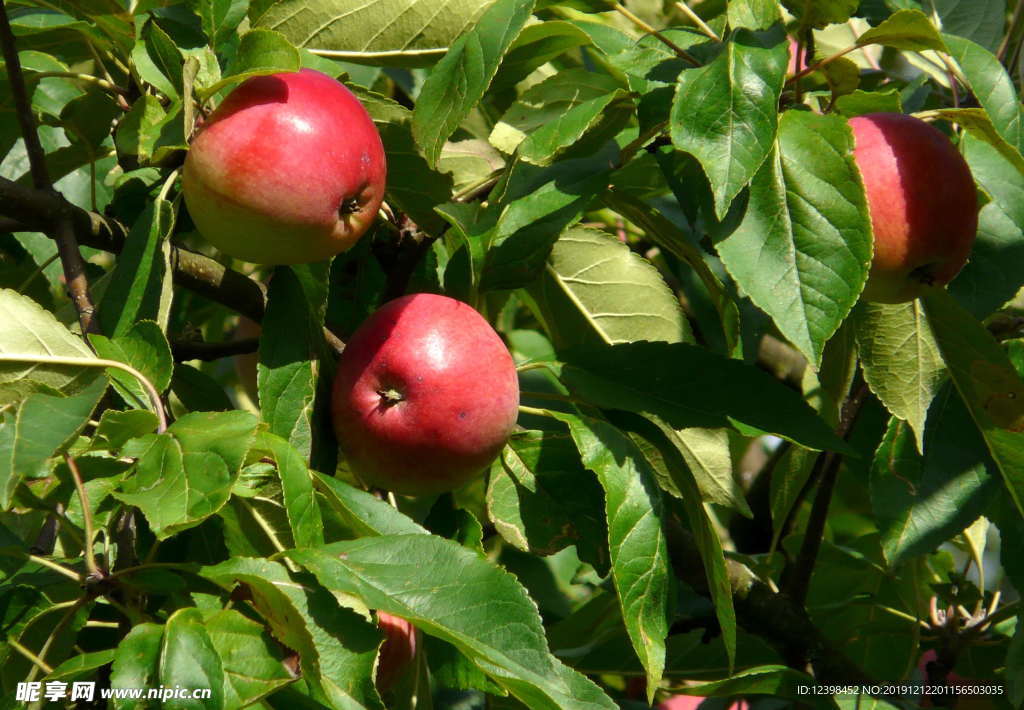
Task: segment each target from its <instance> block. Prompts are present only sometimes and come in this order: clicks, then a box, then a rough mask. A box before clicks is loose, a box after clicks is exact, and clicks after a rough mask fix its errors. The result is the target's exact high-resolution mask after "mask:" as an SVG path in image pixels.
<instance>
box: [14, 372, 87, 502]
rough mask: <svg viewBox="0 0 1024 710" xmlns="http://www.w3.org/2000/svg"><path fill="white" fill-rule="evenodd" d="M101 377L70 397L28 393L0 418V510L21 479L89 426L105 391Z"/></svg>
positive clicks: (32, 472)
mask: <svg viewBox="0 0 1024 710" xmlns="http://www.w3.org/2000/svg"><path fill="white" fill-rule="evenodd" d="M106 389H107V383H106V380H105V379H104V378H97V379H95V380H93V382H92V384H91V385H90V386H89V387H87V388H86V389H84V390H82V391H81V392H79V393H77V394H75V395H72V396H70V397H63V396H60V395H56V396H55V395H49V394H40V393H36V394H31V395H29V396H28V397H26V398H25V400H24V401H23V402H22V403H21V404H20V406H18V408H17V409H16V410H15V411H13V412H12V411H7V412H5V413H4V414H3V415H0V509H2V510H7V509H8V508H9V507H10V506H11V497H12V496H13V495H14V489H15V488H16V487H17V486H18V484H19V483H20V482H21V479H22V477H24V476H28V475H31V474H34V473H36V472H37V471H38V470H39V469H40V468H41V467H42V466H44V464H45V463H46V461H47V459H49V458H50V457H51V456H53V455H55V454H56V453H58V452H59V451H61V450H62V449H64V448H65V447H66V446H68V444H70V443H71V442H72V441H73V440H74V439H75V437H76V436H78V434H79V432H81V431H82V429H84V428H85V425H86V424H88V423H89V417H90V416H91V415H92V410H93V409H95V408H96V405H97V404H98V403H99V401H100V397H102V396H103V393H104V392H106Z"/></svg>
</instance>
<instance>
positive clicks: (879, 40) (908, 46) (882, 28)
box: [857, 10, 946, 52]
mask: <svg viewBox="0 0 1024 710" xmlns="http://www.w3.org/2000/svg"><path fill="white" fill-rule="evenodd" d="M869 44H884V45H885V46H887V47H895V48H896V49H903V50H906V51H910V52H923V51H925V50H926V49H935V50H938V51H940V52H942V51H945V49H946V45H945V44H943V42H942V38H941V37H940V36H939V32H938V30H936V29H935V25H933V24H932V23H931V20H929V19H928V17H927V16H926V15H925V14H924V13H923V12H921V11H920V10H898V11H896V12H894V13H893V14H892V15H890V16H889V17H888V18H886V19H885V20H884V21H882V22H881V23H880V24H879V25H878V26H877V27H872V28H871V29H870V30H868V31H867V32H865V33H864V34H862V35H861V36H860V37H859V38H858V39H857V46H858V47H866V46H867V45H869Z"/></svg>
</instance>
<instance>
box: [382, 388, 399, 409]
mask: <svg viewBox="0 0 1024 710" xmlns="http://www.w3.org/2000/svg"><path fill="white" fill-rule="evenodd" d="M377 394H379V395H380V400H381V401H380V406H382V407H391V406H394V405H396V404H398V403H399V402H404V401H405V395H404V394H403V393H401V392H399V391H398V390H397V389H395V388H394V387H389V388H387V389H383V390H377Z"/></svg>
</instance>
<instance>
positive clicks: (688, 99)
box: [671, 25, 789, 218]
mask: <svg viewBox="0 0 1024 710" xmlns="http://www.w3.org/2000/svg"><path fill="white" fill-rule="evenodd" d="M788 61H789V53H788V51H787V45H786V35H785V32H784V31H783V29H782V27H781V26H778V25H777V26H775V27H774V28H773V29H772V30H770V31H767V32H752V31H750V30H745V29H740V30H738V31H736V32H735V33H734V34H733V36H732V37H730V39H729V41H728V42H726V44H725V47H724V48H723V50H722V52H721V54H719V55H718V56H717V57H715V59H713V60H712V61H711V62H710V63H709V64H707V65H706V66H703V67H699V68H696V69H687V70H686V71H684V72H682V73H681V74H680V75H679V81H678V84H677V85H676V95H675V99H674V101H673V104H672V114H671V133H672V143H673V144H674V145H675V146H676V148H678V149H679V150H682V151H684V152H687V153H691V154H692V155H693V156H694V157H695V158H697V160H699V161H700V164H701V165H702V166H703V167H704V172H705V173H706V174H707V176H708V180H709V181H710V183H711V189H712V192H713V193H714V198H715V214H716V215H717V216H718V217H719V218H721V217H723V216H724V215H725V213H726V212H727V211H728V209H729V205H730V204H732V201H733V199H734V198H735V197H736V195H737V194H739V192H740V190H742V189H743V188H744V186H746V184H747V183H748V182H750V180H751V178H753V177H754V174H755V173H756V172H757V170H758V168H760V167H761V164H762V163H763V162H764V161H765V159H766V158H767V157H768V155H769V154H770V153H771V150H772V145H773V144H774V141H775V133H776V130H777V127H778V103H779V96H780V95H781V93H782V84H783V81H784V80H785V74H786V64H787V62H788Z"/></svg>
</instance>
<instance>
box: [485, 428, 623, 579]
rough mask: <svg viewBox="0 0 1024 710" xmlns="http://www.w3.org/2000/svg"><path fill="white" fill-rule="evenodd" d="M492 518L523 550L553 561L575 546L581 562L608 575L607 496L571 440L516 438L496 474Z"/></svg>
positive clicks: (534, 434) (529, 434) (542, 434)
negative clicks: (565, 549)
mask: <svg viewBox="0 0 1024 710" xmlns="http://www.w3.org/2000/svg"><path fill="white" fill-rule="evenodd" d="M487 512H488V515H489V517H490V518H491V521H492V522H493V523H494V526H495V528H497V530H498V532H499V533H500V534H501V536H502V537H503V538H505V540H507V541H508V542H509V543H511V544H512V545H514V546H515V547H517V548H518V549H520V550H523V551H524V552H533V553H535V554H539V555H552V554H554V553H556V552H558V551H559V550H561V549H563V548H565V547H566V546H567V545H576V549H577V553H578V554H579V556H580V559H583V560H585V561H587V562H590V563H591V564H592V565H594V567H595V568H597V569H598V570H601V574H607V570H608V565H609V560H608V544H607V541H608V529H607V525H606V522H605V512H604V493H603V491H602V490H601V486H600V485H599V484H598V482H597V481H596V480H595V479H594V475H593V474H592V473H590V472H589V471H587V469H586V468H584V467H583V466H582V465H581V464H580V455H579V452H578V451H577V449H576V446H575V445H574V444H573V441H572V439H571V438H570V437H569V436H568V435H566V434H562V433H558V432H551V431H523V432H517V433H515V434H513V435H512V436H511V438H509V441H508V444H507V446H506V447H505V450H504V451H503V452H502V457H501V461H499V462H496V463H495V465H494V466H493V467H492V469H491V474H490V477H489V481H488V487H487Z"/></svg>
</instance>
